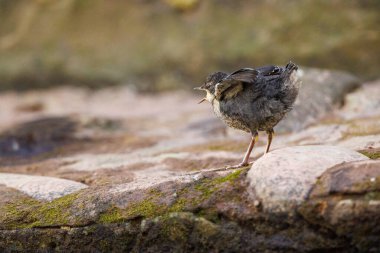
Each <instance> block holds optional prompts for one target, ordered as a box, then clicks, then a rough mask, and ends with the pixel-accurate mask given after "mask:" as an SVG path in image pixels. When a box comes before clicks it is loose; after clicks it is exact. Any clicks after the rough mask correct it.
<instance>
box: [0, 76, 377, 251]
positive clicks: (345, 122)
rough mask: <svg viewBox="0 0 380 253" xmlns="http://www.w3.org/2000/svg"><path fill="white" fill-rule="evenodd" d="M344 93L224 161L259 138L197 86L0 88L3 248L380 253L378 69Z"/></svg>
mask: <svg viewBox="0 0 380 253" xmlns="http://www.w3.org/2000/svg"><path fill="white" fill-rule="evenodd" d="M334 92H336V91H334ZM339 92H341V93H339ZM339 92H338V93H339V94H340V95H334V96H336V97H337V98H336V99H337V100H334V101H333V100H328V104H329V105H328V106H326V107H325V108H329V109H326V110H321V112H322V113H321V114H318V115H319V116H318V117H315V119H314V120H315V122H314V123H313V124H312V125H310V126H308V125H305V126H303V128H302V129H301V130H299V131H296V132H293V133H287V134H277V135H276V136H275V138H274V140H273V143H272V151H271V152H270V153H269V154H267V155H265V156H263V157H261V155H262V153H263V152H264V148H265V141H266V140H265V139H266V138H265V135H262V134H261V133H260V137H262V138H260V139H259V141H258V143H257V147H255V149H254V151H253V156H252V160H255V162H254V164H253V167H252V169H249V168H243V169H239V170H227V171H226V170H223V168H224V167H225V166H226V165H231V164H237V163H238V162H240V161H241V158H242V155H243V153H244V151H245V149H246V146H247V145H248V142H249V136H247V135H245V134H244V133H241V132H236V131H231V130H229V129H228V130H227V129H226V128H225V127H224V126H223V124H221V123H220V122H219V121H217V120H215V118H214V115H213V113H212V111H211V108H210V106H209V105H208V104H201V105H197V104H196V101H197V99H198V98H197V97H195V96H194V95H192V94H188V93H185V92H171V93H162V94H155V95H141V94H136V93H134V92H132V91H130V90H129V89H128V88H125V87H118V88H110V89H102V90H98V91H89V90H85V89H77V88H72V87H66V88H60V89H53V90H45V91H30V92H25V93H20V94H16V93H12V92H9V93H4V94H1V95H0V103H1V106H0V115H1V118H2V120H1V121H0V132H1V134H0V180H1V182H0V251H1V252H4V251H5V252H17V251H19V252H20V251H26V250H33V251H38V250H39V251H46V252H52V251H76V250H78V249H81V250H83V251H98V252H109V251H117V252H120V251H132V252H176V251H177V252H178V251H196V252H220V251H228V252H234V251H235V252H237V251H238V252H265V251H267V252H378V251H380V248H379V245H378V244H376V243H377V242H378V241H380V238H379V230H378V228H379V227H380V226H379V224H380V223H379V216H378V215H379V213H380V212H379V210H378V207H379V205H378V202H379V201H380V199H379V196H380V195H379V192H380V190H379V188H378V184H377V182H378V181H379V180H380V178H379V177H380V172H379V170H378V168H379V163H378V159H379V158H380V126H379V123H378V122H379V115H380V111H379V108H378V103H377V100H376V101H372V100H374V99H375V97H374V96H373V97H371V94H377V93H376V92H380V81H375V82H372V83H368V84H364V85H363V86H362V87H361V88H359V89H357V90H355V91H353V92H352V93H350V94H349V95H348V96H344V94H345V92H346V91H344V89H341V90H340V91H339ZM328 93H329V94H333V92H331V93H330V92H328ZM338 93H334V94H338ZM365 97H368V98H369V99H371V101H368V102H365V103H364V102H360V101H362V100H363V98H365ZM341 101H344V103H343V107H341V108H340V107H339V104H340V102H341ZM358 101H359V102H358ZM317 102H318V100H316V102H315V103H317ZM319 102H320V105H321V107H323V104H324V103H326V101H319ZM319 102H318V103H319ZM299 106H304V107H306V108H304V109H305V110H309V109H310V108H308V107H309V106H310V104H308V103H303V104H302V105H299ZM309 111H311V110H309ZM329 111H330V112H329ZM323 115H324V116H323ZM294 120H295V124H296V121H297V122H299V123H297V124H299V125H302V118H298V119H295V118H294ZM359 153H361V154H363V155H361V154H359ZM365 156H366V157H368V158H369V159H367V158H365ZM351 161H352V162H351ZM342 162H345V163H343V164H341V163H342ZM285 164H286V165H285ZM290 165H291V166H290ZM293 165H294V166H293ZM16 175H17V176H16ZM10 179H12V180H10ZM259 179H261V180H259ZM272 179H276V180H275V181H272ZM254 181H256V182H254ZM253 182H254V183H253ZM267 186H270V188H268V187H267ZM263 196H264V197H263ZM285 196H286V198H284V197H285ZM268 200H269V201H268ZM266 201H267V202H266ZM290 206H291V207H293V208H289V207H290ZM274 207H276V208H274ZM277 207H280V209H278V208H277ZM283 207H287V208H283ZM278 210H282V212H278Z"/></svg>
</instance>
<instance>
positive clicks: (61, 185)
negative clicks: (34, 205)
mask: <svg viewBox="0 0 380 253" xmlns="http://www.w3.org/2000/svg"><path fill="white" fill-rule="evenodd" d="M0 185H5V186H7V187H11V188H14V189H17V190H19V191H21V192H23V193H25V194H27V195H29V196H31V197H33V198H35V199H38V200H49V201H50V200H53V199H56V198H59V197H63V196H65V195H67V194H71V193H74V192H76V191H79V190H81V189H84V188H86V187H87V186H86V185H85V184H81V183H78V182H75V181H70V180H66V179H60V178H54V177H41V176H28V175H20V174H11V173H0Z"/></svg>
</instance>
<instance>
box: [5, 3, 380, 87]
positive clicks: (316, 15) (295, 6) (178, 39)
mask: <svg viewBox="0 0 380 253" xmlns="http://www.w3.org/2000/svg"><path fill="white" fill-rule="evenodd" d="M379 13H380V1H378V0H372V1H371V0H361V1H347V0H331V1H327V0H313V1H311V0H304V1H293V0H289V1H280V0H256V1H247V0H245V1H244V0H234V1H228V0H210V1H197V0H160V1H149V0H130V1H122V0H107V1H105V0H60V1H54V0H0V90H9V89H15V90H25V89H31V88H47V87H51V86H57V85H64V84H65V85H66V84H70V85H84V86H89V87H103V86H106V85H111V84H112V85H113V84H128V85H130V86H132V87H134V88H135V89H137V90H138V91H145V92H155V91H162V90H171V89H176V88H185V89H190V87H192V86H195V85H197V84H199V83H200V82H203V81H204V79H205V76H206V75H207V74H208V73H210V72H213V71H216V70H226V71H233V70H235V69H237V68H239V67H244V66H252V67H254V66H259V65H264V64H269V63H273V64H279V65H283V64H285V63H286V62H287V61H288V60H292V61H295V62H296V63H298V64H300V65H303V66H311V67H319V68H328V69H341V70H346V71H349V72H351V73H353V74H355V75H357V76H359V77H360V78H361V79H362V80H371V79H375V78H377V77H379V76H380V73H379V71H378V70H379V67H380V57H379V55H380V33H379V24H380V14H379Z"/></svg>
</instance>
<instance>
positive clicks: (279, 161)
mask: <svg viewBox="0 0 380 253" xmlns="http://www.w3.org/2000/svg"><path fill="white" fill-rule="evenodd" d="M367 159H368V158H367V157H366V156H364V155H362V154H360V153H358V152H355V151H351V150H347V149H344V148H338V147H334V146H322V145H321V146H295V147H289V148H283V149H277V150H274V151H272V152H270V153H268V154H266V155H264V156H262V157H261V158H260V159H258V160H256V162H255V163H254V164H253V166H252V168H251V170H250V171H249V173H248V180H249V182H250V188H251V189H250V190H251V191H252V194H254V195H255V197H257V198H258V199H260V200H261V204H262V206H263V209H264V210H265V211H268V212H273V213H275V212H283V213H288V214H291V213H292V211H293V210H295V208H296V207H297V205H299V204H300V203H302V202H303V201H304V200H305V199H306V198H307V197H308V194H309V192H310V190H311V188H312V187H313V186H314V185H315V182H316V180H317V178H318V177H319V176H320V175H321V174H322V173H323V172H324V171H325V170H327V169H328V168H330V167H332V166H334V165H337V164H341V163H346V162H351V161H360V160H367Z"/></svg>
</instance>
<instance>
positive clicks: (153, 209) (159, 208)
mask: <svg viewBox="0 0 380 253" xmlns="http://www.w3.org/2000/svg"><path fill="white" fill-rule="evenodd" d="M164 210H165V207H164V206H163V205H158V204H156V203H155V202H154V201H153V200H152V199H151V198H149V199H144V200H143V201H141V202H137V203H133V204H131V205H130V206H129V207H128V208H127V209H126V210H125V212H126V215H127V217H130V218H133V217H137V216H143V217H146V218H149V217H155V216H159V215H161V214H162V213H163V212H164Z"/></svg>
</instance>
